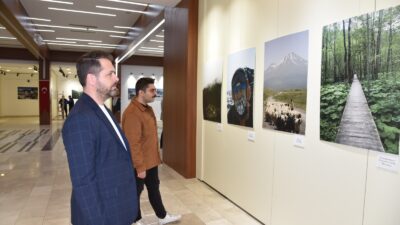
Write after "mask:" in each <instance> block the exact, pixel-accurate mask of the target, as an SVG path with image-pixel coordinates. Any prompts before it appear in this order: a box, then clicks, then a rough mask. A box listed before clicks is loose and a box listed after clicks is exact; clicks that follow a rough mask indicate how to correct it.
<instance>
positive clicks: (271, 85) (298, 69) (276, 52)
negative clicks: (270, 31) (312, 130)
mask: <svg viewBox="0 0 400 225" xmlns="http://www.w3.org/2000/svg"><path fill="white" fill-rule="evenodd" d="M264 54H265V57H264V95H263V128H266V129H272V130H279V131H283V132H288V133H295V134H303V135H304V134H305V129H306V106H307V74H308V31H303V32H299V33H295V34H290V35H287V36H283V37H280V38H277V39H274V40H271V41H268V42H266V43H265V53H264Z"/></svg>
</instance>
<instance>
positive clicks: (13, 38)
mask: <svg viewBox="0 0 400 225" xmlns="http://www.w3.org/2000/svg"><path fill="white" fill-rule="evenodd" d="M0 39H10V40H15V39H17V38H15V37H4V36H0Z"/></svg>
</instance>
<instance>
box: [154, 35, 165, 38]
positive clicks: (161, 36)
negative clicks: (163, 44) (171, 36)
mask: <svg viewBox="0 0 400 225" xmlns="http://www.w3.org/2000/svg"><path fill="white" fill-rule="evenodd" d="M156 37H160V38H163V37H164V35H156Z"/></svg>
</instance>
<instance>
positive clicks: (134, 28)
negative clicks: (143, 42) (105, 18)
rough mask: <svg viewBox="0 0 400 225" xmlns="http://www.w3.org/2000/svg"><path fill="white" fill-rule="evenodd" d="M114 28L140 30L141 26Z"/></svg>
mask: <svg viewBox="0 0 400 225" xmlns="http://www.w3.org/2000/svg"><path fill="white" fill-rule="evenodd" d="M114 28H120V29H128V30H140V28H137V27H124V26H114Z"/></svg>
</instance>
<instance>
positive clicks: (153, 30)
mask: <svg viewBox="0 0 400 225" xmlns="http://www.w3.org/2000/svg"><path fill="white" fill-rule="evenodd" d="M164 23H165V19H163V20H161V21H160V22H159V23H158V24H157V25H156V26H155V27H154V28H153V29H151V30H150V32H148V33H147V34H146V35H145V36H144V37H143V38H142V39H140V41H138V42H137V43H136V44H135V45H134V46H133V47H132V48H131V49H129V51H128V52H127V53H125V54H124V55H123V56H122V57H121V58H119V57H118V58H117V59H116V61H117V64H118V63H119V62H121V61H122V60H124V59H125V58H126V57H127V56H128V55H130V54H131V53H132V52H134V51H135V49H136V48H137V47H138V46H139V45H140V44H141V43H142V42H143V41H144V40H146V39H147V38H148V37H149V36H150V35H152V34H153V33H154V32H155V31H156V30H157V29H158V28H159V27H160V26H161V25H163V24H164Z"/></svg>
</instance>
